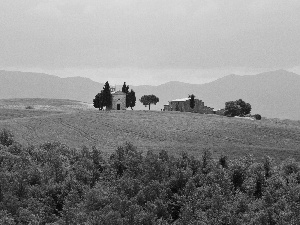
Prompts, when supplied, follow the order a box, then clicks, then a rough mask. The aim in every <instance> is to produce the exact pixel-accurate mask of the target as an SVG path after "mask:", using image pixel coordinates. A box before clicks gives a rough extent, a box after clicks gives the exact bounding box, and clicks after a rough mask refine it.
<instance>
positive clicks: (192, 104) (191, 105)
mask: <svg viewBox="0 0 300 225" xmlns="http://www.w3.org/2000/svg"><path fill="white" fill-rule="evenodd" d="M189 98H190V107H191V108H192V109H193V108H194V107H195V95H193V94H192V95H189Z"/></svg>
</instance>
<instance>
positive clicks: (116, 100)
mask: <svg viewBox="0 0 300 225" xmlns="http://www.w3.org/2000/svg"><path fill="white" fill-rule="evenodd" d="M118 104H120V110H126V94H125V93H123V92H121V91H117V92H115V93H113V94H112V106H111V109H112V110H117V105H118Z"/></svg>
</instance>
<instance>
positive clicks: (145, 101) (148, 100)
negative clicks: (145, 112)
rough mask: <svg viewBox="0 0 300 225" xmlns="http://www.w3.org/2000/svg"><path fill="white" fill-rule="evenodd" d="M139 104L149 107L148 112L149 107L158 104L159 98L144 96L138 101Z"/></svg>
mask: <svg viewBox="0 0 300 225" xmlns="http://www.w3.org/2000/svg"><path fill="white" fill-rule="evenodd" d="M140 102H141V103H143V105H144V106H145V107H146V106H147V105H148V106H149V110H150V105H151V104H154V105H156V103H158V102H159V98H158V97H156V96H155V95H144V96H142V98H141V99H140Z"/></svg>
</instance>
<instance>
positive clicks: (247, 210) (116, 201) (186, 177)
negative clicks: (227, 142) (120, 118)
mask: <svg viewBox="0 0 300 225" xmlns="http://www.w3.org/2000/svg"><path fill="white" fill-rule="evenodd" d="M0 143H1V144H0V224H5V225H16V224H52V225H68V224H90V225H99V224H101V225H132V224H133V225H152V224H161V225H167V224H216V225H218V224H220V225H221V224H222V225H223V224H225V225H229V224H300V214H299V208H300V195H299V193H300V192H299V190H300V164H299V162H296V161H294V160H292V159H288V160H286V161H284V162H282V163H281V164H277V163H275V162H274V160H273V159H271V158H269V157H264V158H263V160H262V161H261V162H259V161H255V160H254V159H253V158H252V157H251V156H245V157H243V158H239V159H232V160H229V159H228V158H227V157H226V156H224V155H221V156H219V157H217V158H213V157H212V154H211V152H210V151H208V150H205V151H204V152H203V153H202V155H201V156H200V157H198V158H195V157H193V156H190V155H189V154H187V153H186V152H184V151H183V152H181V153H180V154H179V155H178V156H177V157H175V156H172V155H170V154H169V153H168V152H167V151H165V150H163V149H162V150H160V151H158V152H153V151H148V152H146V153H143V152H141V151H139V150H138V149H137V148H135V147H134V146H133V145H131V144H128V143H127V144H125V145H124V146H120V147H118V148H117V149H116V150H115V151H114V152H112V153H111V154H110V155H109V156H106V155H105V154H104V153H103V152H102V151H101V150H100V149H98V148H95V147H92V148H87V147H82V148H79V149H73V148H69V147H68V146H66V145H64V144H61V143H45V144H43V145H40V146H22V145H20V144H18V143H17V142H16V141H14V138H13V135H12V134H11V133H10V132H8V131H2V133H1V134H0Z"/></svg>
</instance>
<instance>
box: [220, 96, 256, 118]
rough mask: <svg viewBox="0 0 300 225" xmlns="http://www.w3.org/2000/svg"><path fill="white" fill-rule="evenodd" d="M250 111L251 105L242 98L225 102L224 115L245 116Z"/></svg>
mask: <svg viewBox="0 0 300 225" xmlns="http://www.w3.org/2000/svg"><path fill="white" fill-rule="evenodd" d="M250 112H251V105H250V104H249V103H246V102H244V101H243V100H242V99H239V100H236V101H229V102H226V103H225V116H230V117H233V116H245V115H247V114H249V113H250Z"/></svg>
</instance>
